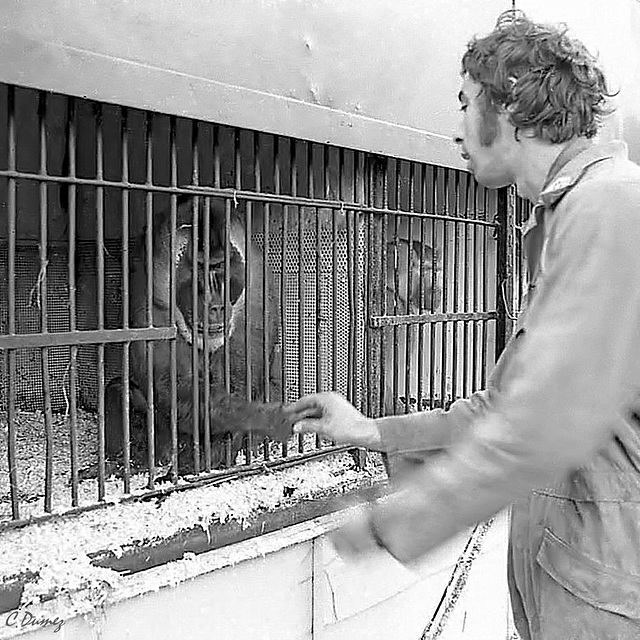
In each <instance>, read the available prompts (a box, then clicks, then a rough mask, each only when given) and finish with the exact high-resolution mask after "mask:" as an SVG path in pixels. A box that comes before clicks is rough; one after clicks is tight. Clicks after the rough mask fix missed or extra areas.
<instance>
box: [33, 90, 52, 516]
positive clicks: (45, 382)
mask: <svg viewBox="0 0 640 640" xmlns="http://www.w3.org/2000/svg"><path fill="white" fill-rule="evenodd" d="M46 117H47V94H46V93H45V92H43V91H41V92H39V94H38V131H39V137H40V166H39V172H40V174H41V175H46V174H47V131H46ZM47 204H48V203H47V183H46V182H41V183H40V273H39V275H38V281H37V282H36V284H35V286H34V291H35V290H38V294H37V295H38V298H39V300H38V302H39V306H40V331H41V333H48V332H49V317H48V310H47V268H48V265H49V257H48V254H47V239H48V233H49V231H48V206H47ZM40 356H41V362H42V396H43V404H44V425H45V438H46V454H45V456H46V457H45V480H44V483H45V484H44V510H45V511H46V512H47V513H49V512H51V509H52V495H53V445H54V441H53V414H52V410H51V377H50V373H49V348H48V347H42V348H41V353H40Z"/></svg>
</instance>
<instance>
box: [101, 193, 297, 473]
mask: <svg viewBox="0 0 640 640" xmlns="http://www.w3.org/2000/svg"><path fill="white" fill-rule="evenodd" d="M194 207H195V200H194V199H193V198H191V197H188V196H187V197H179V198H178V206H177V216H176V218H177V220H176V236H175V246H174V249H175V252H174V255H173V256H172V255H171V253H170V211H165V212H163V213H162V214H160V215H159V216H158V217H157V219H156V220H155V221H154V228H153V274H152V280H153V307H152V316H153V325H154V326H155V327H167V326H170V315H169V314H170V289H169V287H170V265H171V260H173V261H174V262H175V265H176V268H175V279H176V282H175V286H176V311H175V325H176V328H177V333H178V336H177V339H176V360H177V413H178V421H177V426H178V432H179V435H180V437H181V439H184V438H185V436H186V438H187V439H188V437H189V436H190V435H191V434H193V415H194V407H193V385H194V378H193V368H192V367H193V365H192V353H193V345H194V343H195V345H196V348H197V353H198V378H199V382H197V384H198V388H199V427H200V434H201V436H200V437H201V440H202V434H203V433H204V399H205V398H204V366H205V358H204V347H205V342H207V343H208V350H209V381H210V385H209V394H210V400H209V412H210V431H211V439H212V444H213V445H214V446H213V447H212V455H213V456H214V460H213V463H214V466H218V465H219V464H220V463H221V462H223V450H224V448H223V446H222V444H223V439H224V434H226V433H229V432H230V433H231V434H232V455H233V457H235V453H237V451H239V449H240V447H241V444H242V439H243V438H242V436H243V435H244V434H246V433H247V432H248V431H249V430H251V431H252V432H254V433H258V434H260V435H263V436H264V435H268V436H270V437H272V438H274V439H278V440H282V439H285V438H287V437H289V436H290V435H291V428H292V425H291V422H290V421H289V420H288V418H287V415H286V413H285V412H284V410H283V408H282V405H280V404H279V403H278V402H269V403H264V402H261V401H260V400H262V399H264V389H265V382H266V385H267V386H268V388H269V389H270V398H271V399H273V400H275V401H278V400H280V399H281V389H280V384H279V380H280V369H279V366H278V360H279V345H278V318H279V313H278V300H277V285H276V283H275V282H274V281H273V277H272V276H271V272H270V271H267V273H268V278H269V281H268V283H267V284H268V287H267V291H268V295H267V299H266V300H265V301H264V305H266V310H267V317H268V321H267V324H266V326H263V308H264V307H263V260H264V258H263V253H262V251H261V250H260V248H259V247H258V246H256V245H255V243H253V242H252V243H250V245H249V249H248V251H247V247H246V234H245V230H244V228H243V227H242V224H241V222H240V220H239V219H238V218H237V217H236V216H234V217H233V218H232V224H231V229H230V234H229V247H230V249H229V256H230V278H229V300H230V303H231V306H230V314H229V315H230V317H229V318H228V325H229V331H230V335H229V352H230V359H229V369H230V387H231V389H230V391H231V393H227V392H226V390H225V378H224V340H225V337H224V335H225V334H224V322H223V320H224V281H225V278H224V261H225V242H226V237H225V235H226V234H225V210H224V205H223V204H222V203H221V202H218V201H211V206H210V229H211V234H210V245H209V247H210V248H209V255H210V260H209V273H205V271H204V267H205V265H204V260H203V245H202V236H203V230H204V219H203V216H204V206H203V203H202V202H201V203H200V206H199V207H198V209H199V211H198V220H199V223H198V224H199V232H198V237H199V239H200V240H199V244H200V246H198V247H194V246H193V241H192V237H193V236H192V224H193V215H194V214H193V211H194ZM247 256H248V259H249V261H250V273H251V281H250V286H249V289H250V290H249V291H246V289H245V258H246V257H247ZM146 262H147V261H146V243H145V237H144V234H143V235H142V237H141V238H140V239H139V241H138V242H137V244H136V245H135V249H133V250H132V252H131V260H130V313H129V324H130V326H131V327H146V326H148V322H147V315H148V314H147V266H146ZM194 269H197V272H198V292H197V300H198V308H197V322H195V326H194V314H193V311H192V307H193V295H192V294H193V289H192V284H193V270H194ZM205 278H208V280H209V283H210V295H211V298H210V300H209V301H206V300H205ZM246 309H248V311H249V319H250V326H249V332H250V341H251V357H250V363H251V380H252V384H251V387H252V388H251V397H252V399H253V401H252V402H249V401H248V400H247V387H246V352H245V311H246ZM204 314H206V317H207V318H208V324H209V327H208V341H205V339H204V335H203V317H204ZM265 339H266V340H267V345H268V349H269V362H268V363H267V365H268V366H267V370H268V371H269V376H268V378H269V379H268V380H266V381H265V379H264V373H263V372H264V358H263V355H262V354H263V351H264V347H263V345H264V343H263V341H264V340H265ZM147 374H148V372H147V354H146V343H145V342H133V343H132V344H131V347H130V379H131V391H130V396H129V397H130V407H131V425H132V438H133V439H136V438H137V440H140V439H142V440H144V439H145V438H146V436H145V435H144V434H145V433H146V429H144V428H141V427H140V425H144V424H146V419H145V414H146V411H147V399H146V392H147V385H148V378H147ZM151 375H152V376H153V392H154V397H153V404H154V409H155V413H154V416H155V433H156V457H157V461H158V462H159V463H161V464H165V463H167V462H168V461H169V458H170V452H171V428H170V418H171V366H170V342H169V341H157V342H155V343H154V349H153V371H152V373H151ZM136 425H138V427H137V429H138V432H135V430H136ZM140 432H142V433H140ZM105 435H106V449H107V453H108V454H109V455H111V456H113V455H115V454H117V453H118V452H119V451H120V450H121V448H122V381H121V379H119V378H117V379H115V380H112V381H111V382H110V384H109V386H108V388H107V393H106V434H105ZM141 436H142V438H141Z"/></svg>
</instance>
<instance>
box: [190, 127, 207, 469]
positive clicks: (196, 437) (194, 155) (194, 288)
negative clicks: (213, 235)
mask: <svg viewBox="0 0 640 640" xmlns="http://www.w3.org/2000/svg"><path fill="white" fill-rule="evenodd" d="M199 181H200V172H199V166H198V125H197V123H195V122H191V184H193V185H195V186H197V185H198V183H199ZM199 212H200V196H194V198H193V204H192V209H191V252H192V268H191V327H192V331H193V333H194V335H196V334H197V332H198V322H199V314H198V306H199V303H200V283H199V277H198V276H199V272H200V256H199V237H198V236H199ZM208 276H209V274H208V272H206V271H205V272H204V280H208V279H209V277H208ZM202 315H203V317H202V323H203V324H202V327H203V332H202V333H203V343H204V340H205V339H206V340H207V344H206V345H204V344H203V347H204V350H205V351H206V349H207V347H208V346H209V345H208V336H207V333H208V332H205V331H204V318H205V316H207V315H208V314H207V308H206V307H205V308H204V310H203V314H202ZM205 336H206V338H205ZM191 403H192V405H193V414H192V420H193V422H192V427H193V430H192V435H193V443H192V444H193V472H194V473H195V474H198V473H200V354H199V353H198V340H197V339H196V340H193V342H192V344H191Z"/></svg>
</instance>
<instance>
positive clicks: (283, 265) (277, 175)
mask: <svg viewBox="0 0 640 640" xmlns="http://www.w3.org/2000/svg"><path fill="white" fill-rule="evenodd" d="M280 165H281V155H280V138H279V137H278V136H276V137H275V138H274V141H273V187H274V191H275V193H276V195H278V194H279V193H280V191H281V181H282V171H281V166H280ZM288 214H289V209H288V207H287V205H285V206H284V207H282V227H281V229H282V233H281V234H280V237H281V239H282V256H281V262H280V318H279V320H280V331H281V345H282V358H281V359H282V369H281V372H280V374H281V378H280V385H281V389H282V402H286V401H287V400H288V394H287V375H286V371H287V369H286V361H287V350H286V348H285V344H286V335H285V328H286V326H287V324H286V323H287V285H286V283H287V223H288ZM282 455H283V456H284V457H286V456H287V455H288V443H287V441H286V440H285V441H284V442H283V443H282Z"/></svg>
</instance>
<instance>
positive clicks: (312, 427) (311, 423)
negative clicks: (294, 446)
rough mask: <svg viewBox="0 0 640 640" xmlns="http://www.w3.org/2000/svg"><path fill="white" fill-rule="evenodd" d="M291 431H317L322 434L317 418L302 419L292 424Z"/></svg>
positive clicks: (320, 424) (320, 423)
mask: <svg viewBox="0 0 640 640" xmlns="http://www.w3.org/2000/svg"><path fill="white" fill-rule="evenodd" d="M293 433H319V434H320V435H322V433H323V429H322V422H321V421H319V420H312V419H307V420H302V421H300V422H297V423H296V424H295V425H293Z"/></svg>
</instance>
